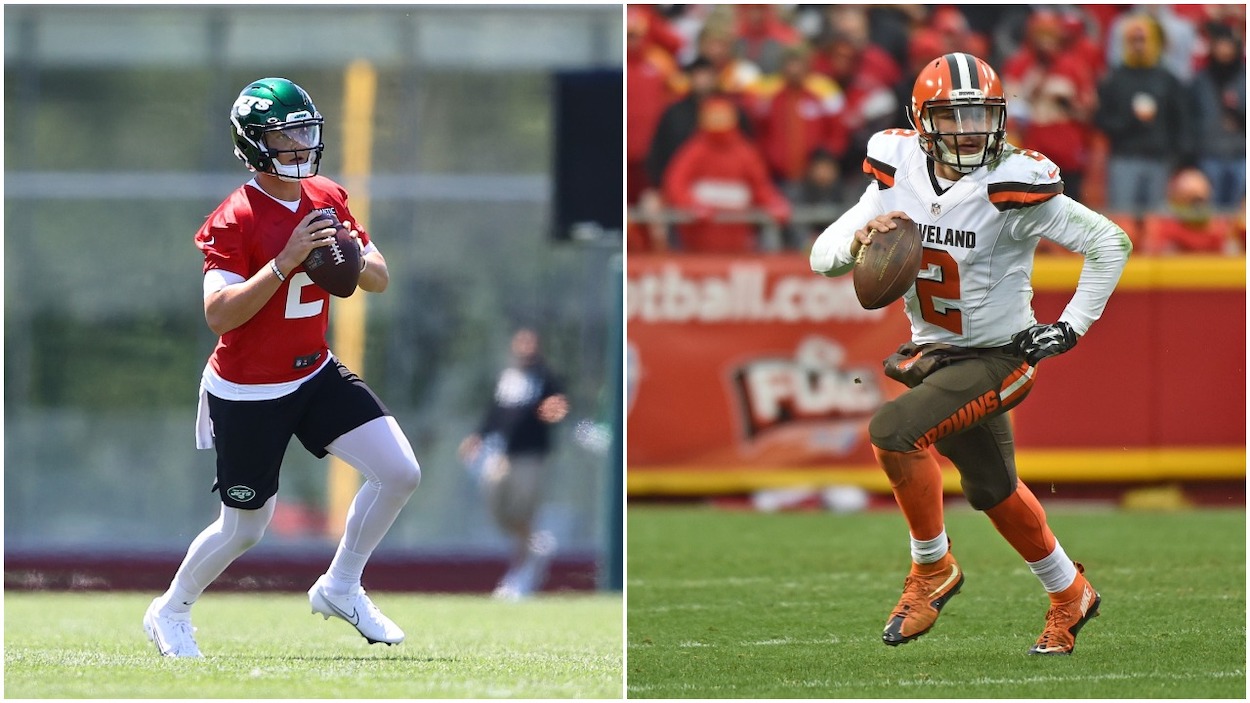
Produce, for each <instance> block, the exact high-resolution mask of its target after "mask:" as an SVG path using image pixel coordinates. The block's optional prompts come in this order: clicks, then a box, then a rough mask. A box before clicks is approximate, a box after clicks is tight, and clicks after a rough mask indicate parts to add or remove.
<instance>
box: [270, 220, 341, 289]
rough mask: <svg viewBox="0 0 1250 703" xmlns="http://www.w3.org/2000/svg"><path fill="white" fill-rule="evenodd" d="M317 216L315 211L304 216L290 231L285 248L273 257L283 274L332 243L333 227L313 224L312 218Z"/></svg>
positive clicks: (328, 223) (325, 223)
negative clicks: (311, 253) (315, 250)
mask: <svg viewBox="0 0 1250 703" xmlns="http://www.w3.org/2000/svg"><path fill="white" fill-rule="evenodd" d="M319 215H321V213H320V212H319V211H317V210H313V211H312V212H310V213H308V214H307V215H305V216H304V219H302V220H300V221H299V224H298V225H296V226H295V229H293V230H291V238H290V239H288V240H287V242H286V246H285V247H283V248H282V251H281V252H279V253H278V255H277V256H275V257H274V261H275V263H277V264H278V268H280V269H282V271H283V273H286V274H289V273H290V272H291V271H292V270H293V269H295V267H297V266H299V265H300V264H301V263H303V261H304V259H306V258H308V254H309V252H311V251H312V250H313V249H316V248H317V247H319V246H324V245H326V244H329V243H330V242H332V241H334V226H333V225H332V224H330V222H329V221H321V222H315V223H314V222H313V218H315V217H318V216H319Z"/></svg>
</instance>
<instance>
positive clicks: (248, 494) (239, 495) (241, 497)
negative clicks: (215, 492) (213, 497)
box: [226, 486, 256, 503]
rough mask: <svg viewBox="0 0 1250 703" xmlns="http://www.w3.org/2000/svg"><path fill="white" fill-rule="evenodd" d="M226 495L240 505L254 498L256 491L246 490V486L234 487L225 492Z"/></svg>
mask: <svg viewBox="0 0 1250 703" xmlns="http://www.w3.org/2000/svg"><path fill="white" fill-rule="evenodd" d="M226 495H228V496H230V497H231V498H233V499H235V500H237V501H239V502H240V503H246V502H247V501H249V500H251V499H253V498H255V497H256V491H254V490H252V489H250V488H248V487H247V486H235V487H233V488H231V489H230V490H228V491H226Z"/></svg>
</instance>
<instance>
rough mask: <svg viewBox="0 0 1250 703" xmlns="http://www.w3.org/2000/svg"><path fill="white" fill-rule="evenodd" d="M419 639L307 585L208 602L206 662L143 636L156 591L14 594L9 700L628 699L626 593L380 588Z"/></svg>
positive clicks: (386, 604)
mask: <svg viewBox="0 0 1250 703" xmlns="http://www.w3.org/2000/svg"><path fill="white" fill-rule="evenodd" d="M373 595H374V599H375V602H377V603H378V605H379V606H380V607H381V608H382V609H383V611H384V612H386V614H387V615H388V616H390V617H391V618H392V619H393V620H395V621H396V622H398V623H400V625H401V626H403V627H404V629H405V630H406V633H407V639H406V640H405V641H404V642H403V643H402V644H400V645H397V646H394V647H386V646H383V645H380V644H379V645H369V644H368V643H367V642H365V640H364V639H363V638H362V637H360V636H359V635H358V634H356V631H355V630H354V629H352V628H351V626H349V625H348V624H347V623H345V622H342V621H341V620H337V619H331V620H329V621H325V620H323V619H322V618H321V616H319V615H312V614H311V613H310V612H309V609H308V598H307V596H305V595H303V594H256V595H245V594H214V593H213V592H212V591H209V592H208V593H207V594H206V595H205V596H204V598H203V599H201V600H200V602H199V604H198V605H197V606H196V608H195V612H194V622H195V625H196V627H197V628H198V632H197V633H196V640H197V641H198V643H199V645H200V649H201V650H202V651H203V652H204V655H205V658H204V659H202V660H186V659H181V660H180V659H165V658H162V657H160V656H158V655H157V653H156V648H155V647H154V646H153V645H152V644H151V643H149V642H148V640H147V637H146V636H145V635H144V633H143V625H142V619H143V611H144V609H146V608H147V605H148V603H149V602H150V601H151V599H152V596H153V594H134V593H127V594H116V593H91V592H82V593H55V594H53V593H41V594H32V593H15V592H9V593H6V594H5V597H4V695H5V697H6V698H617V699H619V698H621V697H622V695H623V682H622V667H623V663H622V650H623V644H622V620H623V617H622V605H621V597H620V594H593V595H570V596H564V595H552V596H543V597H539V598H535V599H532V600H530V601H526V602H522V603H500V602H496V601H493V600H490V599H489V598H486V597H485V596H452V595H410V594H391V593H377V594H373Z"/></svg>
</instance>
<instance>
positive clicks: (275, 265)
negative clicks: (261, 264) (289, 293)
mask: <svg viewBox="0 0 1250 703" xmlns="http://www.w3.org/2000/svg"><path fill="white" fill-rule="evenodd" d="M269 268H271V269H273V275H275V276H277V277H278V280H279V281H282V282H283V283H285V282H286V276H283V275H282V269H280V268H278V260H277V259H270V260H269Z"/></svg>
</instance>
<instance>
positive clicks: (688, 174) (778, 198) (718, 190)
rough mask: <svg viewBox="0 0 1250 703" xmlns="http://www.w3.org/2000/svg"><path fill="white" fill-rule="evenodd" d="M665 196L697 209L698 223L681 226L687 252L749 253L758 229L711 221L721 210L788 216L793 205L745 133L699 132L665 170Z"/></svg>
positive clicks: (671, 202) (682, 206) (678, 204)
mask: <svg viewBox="0 0 1250 703" xmlns="http://www.w3.org/2000/svg"><path fill="white" fill-rule="evenodd" d="M664 199H665V201H667V203H668V204H669V205H670V206H672V207H675V208H679V209H683V210H687V211H690V212H693V213H694V214H695V215H696V217H697V218H698V221H696V222H694V223H690V224H683V225H679V226H678V227H677V233H678V236H679V238H680V240H681V244H682V248H683V249H684V250H685V251H688V252H721V253H747V252H752V251H755V250H756V238H757V236H756V232H757V227H756V225H754V224H750V223H720V222H712V221H710V220H711V218H712V217H713V216H714V215H715V214H716V213H718V212H733V211H744V210H748V209H751V208H760V209H765V210H768V211H769V212H770V213H772V214H773V216H774V217H777V218H779V219H786V218H788V217H789V212H790V206H789V203H788V202H787V201H786V199H785V198H784V197H783V196H782V195H781V193H780V192H779V191H778V190H777V188H776V187H774V186H773V183H772V180H771V179H769V177H768V169H767V167H766V166H765V165H764V158H763V157H762V156H761V155H760V153H759V151H758V150H757V149H756V148H755V146H753V145H752V144H751V143H750V142H749V141H747V139H746V138H745V137H743V136H742V133H741V132H739V131H738V130H737V128H734V129H732V130H729V131H725V132H709V131H706V130H701V131H699V132H697V133H695V135H694V136H692V137H691V138H690V139H689V140H688V141H687V142H686V143H685V144H684V145H682V147H681V149H679V150H678V151H677V154H676V155H674V156H673V160H672V162H671V163H670V164H669V166H668V170H667V171H666V172H665V174H664Z"/></svg>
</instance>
